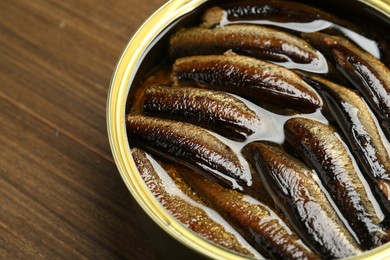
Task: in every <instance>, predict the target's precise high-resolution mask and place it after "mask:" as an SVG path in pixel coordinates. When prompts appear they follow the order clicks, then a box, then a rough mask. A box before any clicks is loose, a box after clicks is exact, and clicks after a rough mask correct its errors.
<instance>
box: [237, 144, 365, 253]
mask: <svg viewBox="0 0 390 260" xmlns="http://www.w3.org/2000/svg"><path fill="white" fill-rule="evenodd" d="M243 153H244V154H245V156H246V158H248V160H249V161H250V162H251V163H252V165H253V167H255V168H256V169H257V170H258V172H259V174H260V176H261V179H262V181H263V182H265V183H266V187H267V189H268V190H269V191H270V193H272V194H273V197H275V198H276V199H277V204H278V205H279V207H280V208H281V209H282V211H283V213H284V214H285V215H286V216H288V219H290V220H291V221H292V224H293V226H294V227H295V230H296V231H297V232H298V233H300V234H301V237H303V238H304V239H305V241H306V242H307V244H308V245H310V246H311V247H312V248H313V250H315V251H316V252H318V253H319V254H320V255H321V256H322V257H324V258H344V257H348V256H353V255H356V254H359V253H360V252H361V250H360V248H359V246H358V245H357V243H356V241H355V240H354V239H353V237H352V236H351V234H350V233H349V231H348V230H347V229H346V227H345V226H344V224H343V222H342V221H341V220H340V218H339V217H338V215H337V213H336V212H335V210H334V209H333V207H332V205H331V204H330V202H329V201H328V199H327V198H326V196H325V194H324V192H323V191H322V190H321V188H320V186H319V185H318V183H316V181H315V180H314V178H313V177H312V176H313V174H314V173H313V172H312V170H311V169H310V168H308V167H307V166H306V165H304V164H303V163H302V162H300V161H298V160H297V159H296V158H293V157H292V156H290V155H288V154H287V153H286V152H285V151H284V150H283V149H282V148H281V147H280V146H278V145H276V144H272V143H269V142H252V143H250V144H248V145H246V146H245V147H244V149H243Z"/></svg>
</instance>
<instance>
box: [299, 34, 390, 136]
mask: <svg viewBox="0 0 390 260" xmlns="http://www.w3.org/2000/svg"><path fill="white" fill-rule="evenodd" d="M303 36H304V37H305V38H306V39H308V40H309V41H310V42H311V43H312V44H313V45H314V46H316V47H318V48H320V49H328V50H327V51H329V50H330V51H331V53H332V54H333V56H334V58H335V60H336V63H337V65H338V69H339V70H340V71H341V73H342V74H344V76H345V77H346V78H347V79H348V80H349V81H350V82H351V83H352V84H353V85H354V86H355V87H356V88H357V89H358V90H359V92H360V93H362V95H363V96H364V98H365V99H366V101H367V103H368V104H369V105H370V106H371V108H372V109H373V110H374V111H375V112H376V114H377V115H378V116H379V121H380V122H381V123H382V124H383V125H384V126H385V127H384V131H387V129H386V127H388V126H389V123H390V69H389V68H387V67H386V66H385V65H384V64H383V63H382V62H381V61H380V60H378V59H376V58H375V57H374V56H372V55H371V54H369V53H368V52H366V51H364V50H362V49H361V48H359V47H358V46H356V45H355V44H353V43H352V42H350V41H349V40H347V39H345V38H343V37H341V36H332V35H328V34H324V33H310V34H304V35H303ZM386 134H387V136H390V133H387V132H386Z"/></svg>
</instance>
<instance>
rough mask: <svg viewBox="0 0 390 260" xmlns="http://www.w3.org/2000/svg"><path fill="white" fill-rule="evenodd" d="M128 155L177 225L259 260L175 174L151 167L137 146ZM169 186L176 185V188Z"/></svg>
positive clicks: (239, 237)
mask: <svg viewBox="0 0 390 260" xmlns="http://www.w3.org/2000/svg"><path fill="white" fill-rule="evenodd" d="M131 153H132V156H133V159H134V162H135V164H136V166H137V169H138V171H139V172H140V175H141V177H142V179H143V180H144V181H145V184H146V185H147V186H148V188H149V189H150V191H151V192H152V193H153V195H154V196H155V197H156V198H157V200H158V201H159V202H160V203H161V204H162V205H163V206H164V207H165V208H166V209H167V210H168V211H169V212H170V213H171V214H172V215H173V216H174V217H176V218H177V219H178V220H179V221H180V222H182V223H183V224H184V225H185V226H187V227H188V228H190V229H191V230H193V231H194V232H196V233H197V234H199V235H200V236H202V237H203V238H206V239H207V240H210V241H212V242H213V243H215V244H217V245H220V246H222V247H224V248H227V249H229V250H232V251H235V252H238V253H241V254H243V255H246V256H249V257H254V258H257V259H259V258H262V257H261V255H260V254H259V253H258V252H257V251H256V250H254V249H253V248H252V247H251V246H250V245H249V244H248V243H247V242H246V241H245V240H244V239H243V238H242V237H241V236H240V235H239V234H238V233H237V232H236V231H235V230H234V229H233V228H232V227H231V226H230V225H229V224H228V223H226V222H225V221H221V219H222V218H220V217H219V218H217V217H215V216H214V215H216V213H215V212H212V211H211V210H210V209H208V208H206V206H205V205H204V204H202V203H201V200H200V199H199V198H197V197H196V196H197V195H196V193H195V192H193V191H192V192H191V188H190V187H189V186H187V185H186V183H185V182H184V181H183V180H182V178H181V177H180V175H179V174H178V173H177V172H175V171H174V170H170V171H167V172H165V170H164V169H162V168H161V166H160V165H158V164H156V162H155V165H153V164H152V162H151V160H150V158H148V157H147V155H146V153H145V152H144V151H143V150H141V149H139V148H137V147H135V148H132V149H131ZM155 167H159V169H157V170H156V169H155ZM167 184H168V185H167ZM169 184H170V185H169ZM171 185H175V188H173V187H172V186H171ZM176 187H177V188H176ZM190 192H191V193H192V194H191V195H188V193H190ZM194 219H196V221H194Z"/></svg>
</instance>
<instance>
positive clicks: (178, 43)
mask: <svg viewBox="0 0 390 260" xmlns="http://www.w3.org/2000/svg"><path fill="white" fill-rule="evenodd" d="M228 50H232V51H233V52H235V53H237V54H241V55H246V56H251V57H254V58H259V59H266V60H271V61H278V62H283V61H292V62H295V63H299V64H312V67H313V69H317V70H316V71H321V70H322V69H323V67H326V61H325V59H324V57H323V56H322V55H321V53H320V52H318V51H317V50H316V49H314V48H313V47H311V46H310V45H309V44H308V43H307V42H306V41H304V40H303V39H301V38H299V37H296V36H294V35H292V34H289V33H286V32H282V31H279V30H276V29H271V28H267V27H264V26H257V25H228V26H221V27H216V28H212V29H208V28H202V27H193V28H186V29H182V30H180V31H178V32H177V33H176V34H174V35H173V36H172V37H171V38H170V53H171V57H175V58H177V57H184V56H194V55H210V54H223V53H225V52H226V51H228ZM301 67H302V66H301Z"/></svg>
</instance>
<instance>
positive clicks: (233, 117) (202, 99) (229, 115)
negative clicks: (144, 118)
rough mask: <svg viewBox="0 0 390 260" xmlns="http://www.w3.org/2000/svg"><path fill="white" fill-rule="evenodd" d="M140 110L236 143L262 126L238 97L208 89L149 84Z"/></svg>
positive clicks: (258, 118)
mask: <svg viewBox="0 0 390 260" xmlns="http://www.w3.org/2000/svg"><path fill="white" fill-rule="evenodd" d="M143 109H144V112H145V113H146V114H148V115H155V116H158V117H166V118H170V119H175V120H182V121H186V122H189V123H193V124H196V125H199V126H202V127H205V128H207V129H210V130H215V131H216V132H218V133H220V134H222V135H224V136H225V137H228V138H231V139H236V140H245V139H246V138H247V137H248V136H250V135H251V134H253V133H254V132H255V131H256V130H257V129H261V128H262V125H263V123H262V122H261V120H260V117H259V116H257V115H256V113H255V112H254V111H252V110H251V109H249V108H248V107H247V106H246V105H245V103H244V102H242V101H241V100H239V99H238V98H235V97H233V96H231V95H229V94H227V93H224V92H220V91H214V90H207V89H199V88H191V87H168V86H158V85H151V86H149V87H148V88H147V89H146V90H145V95H144V101H143Z"/></svg>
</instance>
